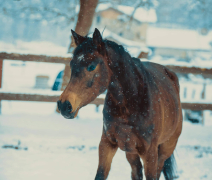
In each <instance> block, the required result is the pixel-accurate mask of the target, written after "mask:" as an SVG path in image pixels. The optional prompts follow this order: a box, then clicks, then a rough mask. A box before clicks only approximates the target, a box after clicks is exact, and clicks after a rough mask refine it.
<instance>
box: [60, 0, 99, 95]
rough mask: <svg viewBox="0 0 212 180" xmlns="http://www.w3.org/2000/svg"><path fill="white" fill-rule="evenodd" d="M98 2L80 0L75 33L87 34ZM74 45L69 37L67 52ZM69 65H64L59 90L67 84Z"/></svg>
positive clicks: (71, 49) (94, 0) (72, 48)
mask: <svg viewBox="0 0 212 180" xmlns="http://www.w3.org/2000/svg"><path fill="white" fill-rule="evenodd" d="M97 4H98V0H80V12H79V14H78V20H77V25H76V28H75V31H76V33H78V34H80V35H82V36H85V35H87V34H88V32H89V29H90V27H91V25H92V21H93V17H94V14H95V9H96V6H97ZM75 47H76V44H75V42H74V39H73V37H71V44H70V46H69V49H68V52H69V53H70V52H72V51H73V50H74V49H75ZM70 73H71V71H70V67H69V66H67V65H66V67H65V70H64V74H63V83H62V86H61V90H62V91H63V90H64V89H65V87H66V86H67V84H68V82H69V79H70V76H71V74H70Z"/></svg>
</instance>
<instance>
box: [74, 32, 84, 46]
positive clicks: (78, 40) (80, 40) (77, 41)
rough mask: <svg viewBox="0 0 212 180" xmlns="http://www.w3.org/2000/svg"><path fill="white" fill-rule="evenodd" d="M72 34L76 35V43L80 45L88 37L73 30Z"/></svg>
mask: <svg viewBox="0 0 212 180" xmlns="http://www.w3.org/2000/svg"><path fill="white" fill-rule="evenodd" d="M71 33H72V36H73V37H74V41H75V44H76V45H77V46H79V45H80V44H82V43H83V41H85V40H86V37H83V36H80V35H79V34H77V33H76V32H75V31H73V30H71Z"/></svg>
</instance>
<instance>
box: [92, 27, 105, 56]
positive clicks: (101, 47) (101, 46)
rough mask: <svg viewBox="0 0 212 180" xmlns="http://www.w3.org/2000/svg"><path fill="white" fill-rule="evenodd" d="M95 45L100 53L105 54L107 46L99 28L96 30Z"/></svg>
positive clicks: (94, 34)
mask: <svg viewBox="0 0 212 180" xmlns="http://www.w3.org/2000/svg"><path fill="white" fill-rule="evenodd" d="M93 43H94V44H95V45H96V46H97V50H98V51H99V53H101V54H104V53H105V44H104V42H103V40H102V35H101V33H100V32H99V30H98V29H97V28H95V31H94V33H93Z"/></svg>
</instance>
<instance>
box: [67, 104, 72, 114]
mask: <svg viewBox="0 0 212 180" xmlns="http://www.w3.org/2000/svg"><path fill="white" fill-rule="evenodd" d="M67 109H68V111H70V112H71V111H72V106H71V104H70V103H69V104H68V107H67Z"/></svg>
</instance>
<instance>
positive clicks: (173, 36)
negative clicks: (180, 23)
mask: <svg viewBox="0 0 212 180" xmlns="http://www.w3.org/2000/svg"><path fill="white" fill-rule="evenodd" d="M210 42H212V31H211V32H209V33H208V35H201V34H199V32H198V31H195V30H187V29H168V28H157V27H149V28H148V31H147V45H148V46H151V47H163V48H176V49H191V50H211V49H212V47H211V46H210Z"/></svg>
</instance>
